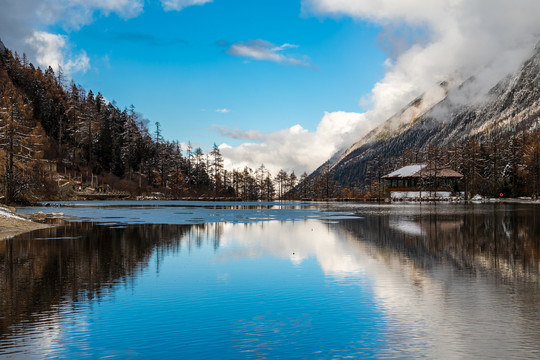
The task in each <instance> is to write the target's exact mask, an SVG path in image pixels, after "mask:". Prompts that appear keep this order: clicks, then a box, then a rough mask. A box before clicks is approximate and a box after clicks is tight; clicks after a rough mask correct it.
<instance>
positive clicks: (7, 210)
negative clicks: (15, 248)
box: [0, 206, 52, 241]
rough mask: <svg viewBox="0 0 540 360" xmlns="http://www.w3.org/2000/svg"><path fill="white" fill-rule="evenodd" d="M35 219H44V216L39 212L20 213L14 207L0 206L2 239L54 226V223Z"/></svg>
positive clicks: (0, 232) (0, 237)
mask: <svg viewBox="0 0 540 360" xmlns="http://www.w3.org/2000/svg"><path fill="white" fill-rule="evenodd" d="M40 218H41V219H40ZM33 219H36V220H43V219H44V217H40V216H39V215H38V214H33V215H31V216H27V215H22V214H18V213H17V212H16V211H15V209H14V208H12V207H6V206H0V241H1V240H4V239H7V238H10V237H13V236H15V235H19V234H22V233H25V232H27V231H32V230H37V229H44V228H48V227H52V225H49V224H44V223H40V222H36V221H34V220H33Z"/></svg>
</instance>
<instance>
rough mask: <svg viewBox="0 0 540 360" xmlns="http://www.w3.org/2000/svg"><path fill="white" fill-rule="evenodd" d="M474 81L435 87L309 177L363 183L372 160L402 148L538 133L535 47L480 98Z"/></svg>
mask: <svg viewBox="0 0 540 360" xmlns="http://www.w3.org/2000/svg"><path fill="white" fill-rule="evenodd" d="M475 81H476V79H475V78H474V77H473V78H470V79H468V80H467V81H465V82H464V83H462V84H459V86H455V85H453V84H451V83H448V82H444V83H441V84H440V85H439V86H438V87H437V88H436V89H435V90H434V91H432V92H429V93H426V94H424V95H422V96H421V97H418V98H417V99H416V100H414V101H413V102H411V103H410V104H408V105H407V106H406V107H405V108H404V109H403V110H402V111H400V112H399V113H398V114H396V115H394V116H392V117H391V118H390V119H388V120H387V121H386V122H384V123H383V124H382V125H380V126H378V127H377V128H375V129H374V130H373V131H371V132H370V133H369V134H367V135H366V136H364V137H363V138H362V139H360V140H359V141H357V142H356V143H354V144H353V145H351V146H350V147H349V148H348V149H347V150H346V151H344V152H342V154H340V156H334V157H333V158H332V159H331V160H329V161H327V162H326V163H325V164H323V165H322V166H321V167H319V169H317V170H316V171H315V172H314V173H313V174H312V177H313V176H316V175H318V174H320V173H321V172H323V171H325V170H326V169H329V170H330V173H331V175H332V176H333V178H334V179H336V180H337V181H338V182H339V183H340V184H341V185H342V186H350V185H352V184H355V183H356V184H358V183H362V182H363V178H364V177H365V174H366V171H367V164H368V163H369V162H370V161H372V160H374V159H375V158H376V157H382V158H390V157H398V156H401V154H402V153H403V152H404V151H405V150H407V149H423V148H425V147H426V146H427V145H428V144H434V145H437V146H441V145H448V144H458V145H459V143H460V141H463V140H464V139H467V138H470V137H475V138H476V139H480V140H481V139H482V138H483V137H486V136H490V134H491V133H492V132H493V131H496V132H497V133H498V134H504V133H505V132H507V133H511V132H513V131H515V130H516V129H518V128H519V129H520V130H522V131H523V130H524V131H532V130H534V129H539V128H540V44H539V45H537V46H536V48H535V50H534V52H533V55H532V56H531V57H530V58H529V59H528V60H527V61H526V62H525V63H524V64H523V65H522V66H521V68H520V69H518V70H517V71H516V72H515V73H513V74H511V75H509V76H507V77H505V78H504V79H502V80H500V81H499V82H498V83H497V84H496V85H495V86H494V87H492V88H491V90H490V91H489V93H488V94H487V95H484V96H482V97H478V96H476V95H477V94H475V93H474V89H475Z"/></svg>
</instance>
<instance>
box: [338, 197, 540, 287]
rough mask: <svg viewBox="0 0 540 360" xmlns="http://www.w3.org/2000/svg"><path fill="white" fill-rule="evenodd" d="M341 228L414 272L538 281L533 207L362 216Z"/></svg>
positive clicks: (539, 240)
mask: <svg viewBox="0 0 540 360" xmlns="http://www.w3.org/2000/svg"><path fill="white" fill-rule="evenodd" d="M483 210H485V208H484V209H483ZM341 224H342V225H341V226H343V227H344V228H345V229H347V230H349V231H350V232H352V233H353V234H354V235H355V236H357V237H359V238H361V239H366V240H368V241H370V242H373V243H374V244H375V245H376V246H377V247H379V248H382V249H385V251H387V250H388V249H391V250H395V251H397V252H399V253H401V254H403V255H405V256H406V257H407V258H409V259H411V260H413V261H414V262H415V265H416V266H419V267H429V266H431V265H433V264H435V263H441V262H444V263H451V264H453V265H454V266H456V267H457V268H462V269H470V270H471V271H489V272H495V274H496V275H497V276H502V277H512V278H515V279H521V280H527V279H528V280H533V283H534V282H536V280H538V279H539V278H540V237H539V236H538V234H540V212H539V211H538V210H537V208H536V207H535V206H530V207H515V208H513V207H505V208H500V207H494V208H493V211H476V212H475V211H474V209H473V208H471V209H470V212H463V213H459V212H457V213H453V214H447V213H437V212H436V211H431V212H428V213H427V214H424V215H419V214H416V215H411V216H403V215H392V214H386V215H367V216H366V217H365V219H364V220H362V221H354V220H348V221H342V222H341Z"/></svg>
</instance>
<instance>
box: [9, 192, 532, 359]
mask: <svg viewBox="0 0 540 360" xmlns="http://www.w3.org/2000/svg"><path fill="white" fill-rule="evenodd" d="M125 205H129V206H125ZM58 206H59V207H54V208H44V209H43V210H46V211H49V212H52V211H54V212H64V213H66V214H68V215H71V216H73V217H69V219H70V220H71V221H70V222H68V223H67V224H66V225H65V226H62V227H59V228H55V229H45V230H40V231H36V232H33V233H30V234H25V235H22V236H19V237H16V238H13V239H9V240H6V241H3V242H0V299H1V302H0V306H1V308H0V358H7V359H10V358H13V359H29V358H30V359H32V358H35V359H43V358H65V359H72V358H92V359H94V358H107V357H113V358H114V357H116V358H216V357H217V358H231V359H238V358H257V359H260V358H276V357H278V358H310V359H311V358H342V357H357V358H358V357H364V358H444V359H452V358H489V357H495V358H536V357H538V356H540V352H539V351H540V279H539V274H540V271H539V268H540V240H539V238H538V234H539V233H540V229H539V226H540V225H539V224H540V221H539V220H540V218H539V217H540V215H539V213H538V210H537V209H536V207H535V206H526V205H499V204H494V205H475V206H462V205H442V206H441V205H428V206H424V205H423V206H419V205H403V204H401V205H382V206H379V205H358V204H299V203H285V204H284V203H277V204H274V203H266V204H261V203H253V204H243V203H240V204H223V203H195V204H194V203H189V204H184V203H175V202H163V203H161V202H154V203H143V204H141V203H133V204H127V203H123V202H122V203H109V202H96V203H94V202H91V203H82V204H75V203H70V204H65V203H62V204H59V205H58ZM32 210H35V209H32ZM28 211H30V210H28ZM231 218H232V219H235V220H234V221H231V220H230V219H231ZM156 219H159V221H158V220H156ZM193 221H197V223H195V224H193V223H191V222H193Z"/></svg>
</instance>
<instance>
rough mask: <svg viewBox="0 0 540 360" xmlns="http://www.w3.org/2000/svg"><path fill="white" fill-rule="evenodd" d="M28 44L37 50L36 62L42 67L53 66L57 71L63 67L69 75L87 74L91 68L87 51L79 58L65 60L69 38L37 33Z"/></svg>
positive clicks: (29, 39)
mask: <svg viewBox="0 0 540 360" xmlns="http://www.w3.org/2000/svg"><path fill="white" fill-rule="evenodd" d="M26 43H27V44H28V45H30V46H31V47H32V48H33V49H34V50H35V58H36V61H37V63H38V64H39V65H41V66H51V67H52V68H53V69H54V70H55V71H56V70H58V67H59V66H61V67H62V69H63V70H64V71H65V72H66V73H68V74H72V73H75V72H79V71H82V72H85V71H87V70H88V69H89V68H90V59H89V58H88V56H87V55H86V52H85V51H82V52H81V54H79V55H78V56H75V57H71V58H69V59H66V58H65V54H66V52H67V51H66V48H67V36H64V35H57V34H51V33H47V32H43V31H36V32H34V33H33V34H32V36H31V37H28V38H27V39H26Z"/></svg>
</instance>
